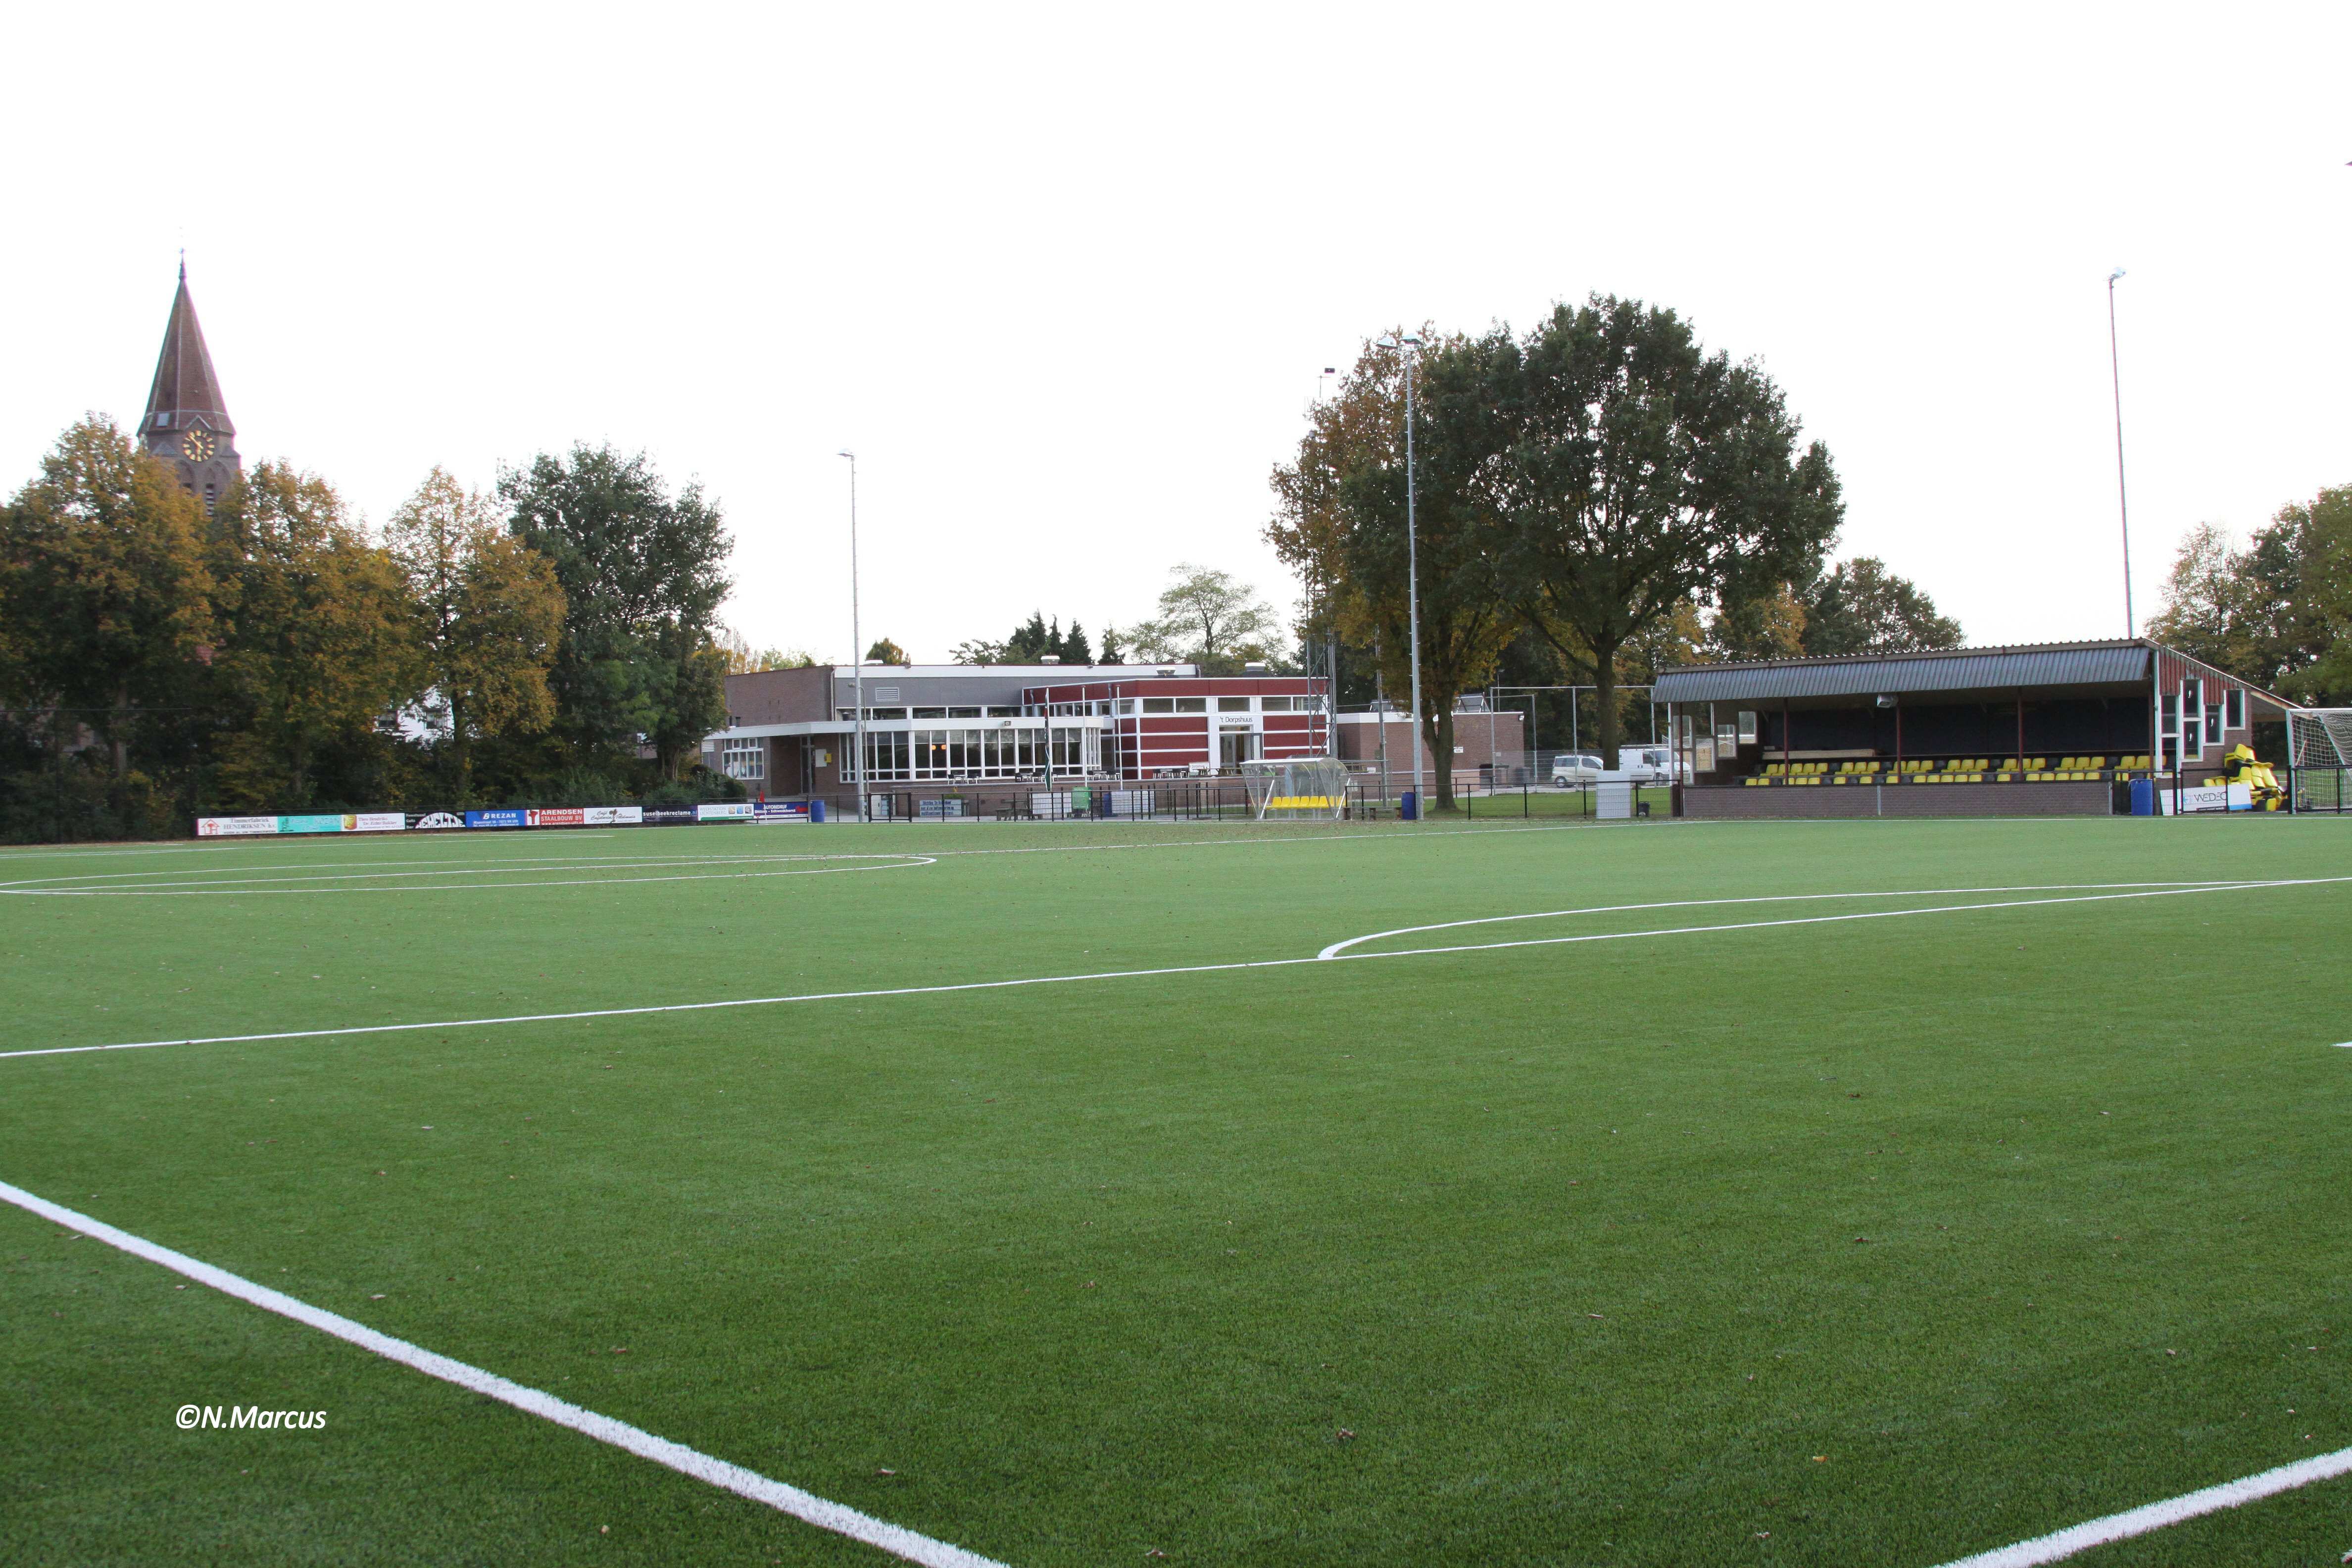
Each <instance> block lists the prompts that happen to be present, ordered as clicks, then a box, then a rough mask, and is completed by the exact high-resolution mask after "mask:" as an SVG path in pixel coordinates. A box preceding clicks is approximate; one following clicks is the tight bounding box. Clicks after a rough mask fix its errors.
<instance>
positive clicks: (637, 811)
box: [580, 805, 646, 827]
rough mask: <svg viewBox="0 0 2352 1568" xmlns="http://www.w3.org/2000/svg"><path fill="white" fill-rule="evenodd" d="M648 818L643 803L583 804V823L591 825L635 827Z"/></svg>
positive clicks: (581, 818)
mask: <svg viewBox="0 0 2352 1568" xmlns="http://www.w3.org/2000/svg"><path fill="white" fill-rule="evenodd" d="M645 819H646V811H645V807H643V806H641V805H583V806H582V807H581V808H580V820H581V823H582V824H583V826H589V827H635V826H638V825H639V824H641V823H642V822H644V821H645Z"/></svg>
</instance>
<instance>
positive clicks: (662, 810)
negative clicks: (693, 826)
mask: <svg viewBox="0 0 2352 1568" xmlns="http://www.w3.org/2000/svg"><path fill="white" fill-rule="evenodd" d="M637 820H638V821H639V822H641V823H643V824H644V825H645V826H647V827H683V826H686V825H687V824H688V823H689V822H693V821H695V820H696V816H695V811H694V807H692V806H690V805H649V806H646V808H645V809H644V810H642V811H640V812H639V813H638V814H637Z"/></svg>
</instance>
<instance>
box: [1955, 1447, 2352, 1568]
mask: <svg viewBox="0 0 2352 1568" xmlns="http://www.w3.org/2000/svg"><path fill="white" fill-rule="evenodd" d="M2347 1472H2352V1448H2338V1449H2336V1452H2334V1453H2332V1454H2316V1455H2314V1456H2313V1457H2312V1458H2308V1459H2297V1460H2296V1461H2295V1462H2294V1463H2293V1464H2291V1465H2281V1466H2280V1467H2279V1468H2276V1469H2274V1470H2264V1471H2263V1473H2262V1474H2260V1475H2258V1476H2247V1477H2245V1478H2244V1479H2242V1480H2234V1481H2224V1482H2222V1483H2221V1485H2220V1486H2217V1487H2207V1488H2206V1489H2204V1490H2202V1491H2194V1492H2189V1493H2186V1494H2184V1495H2182V1496H2180V1497H2177V1498H2168V1499H2166V1500H2164V1501H2162V1502H2152V1503H2149V1504H2147V1506H2146V1507H2144V1508H2136V1509H2133V1510H2129V1511H2128V1512H2126V1513H2111V1514H2109V1515H2107V1516H2106V1517H2105V1519H2094V1520H2089V1521H2085V1522H2084V1523H2082V1524H2078V1525H2075V1526H2074V1527H2073V1528H2072V1529H2069V1530H2061V1531H2053V1532H2052V1533H2051V1534H2048V1535H2037V1536H2035V1537H2034V1538H2033V1539H2032V1540H2031V1541H2021V1542H2018V1543H2017V1544H2016V1545H2014V1546H2003V1547H2000V1548H1998V1549H1996V1550H1994V1551H1991V1552H1978V1553H1977V1554H1976V1555H1975V1556H1973V1557H1959V1558H1955V1559H1954V1560H1953V1561H1951V1562H1949V1563H1943V1564H1941V1568H2038V1565H2039V1564H2041V1563H2057V1562H2061V1561H2063V1560H2064V1559H2066V1558H2069V1557H2072V1556H2074V1554H2075V1553H2076V1552H2088V1551H2089V1550H2090V1549H2091V1548H2092V1547H2094V1546H2105V1545H2106V1544H2107V1543H2108V1542H2114V1541H2128V1540H2130V1539H2131V1538H2132V1537H2133V1536H2135V1535H2146V1534H2147V1533H2149V1532H2150V1531H2158V1530H2162V1529H2163V1528H2165V1527H2166V1526H2167V1525H2172V1524H2179V1523H2181V1522H2182V1521H2186V1520H2191V1519H2196V1518H2198V1517H2200V1515H2203V1514H2209V1513H2219V1512H2221V1510H2223V1509H2225V1508H2237V1507H2239V1506H2240V1505H2241V1504H2243V1503H2250V1502H2256V1501H2259V1500H2262V1499H2263V1498H2266V1497H2275V1496H2277V1495H2278V1494H2279V1493H2280V1492H2285V1491H2293V1490H2294V1489H2296V1488H2297V1487H2307V1486H2310V1485H2311V1484H2312V1483H2313V1482H2315V1481H2325V1480H2333V1479H2335V1478H2336V1477H2337V1476H2340V1475H2344V1474H2346V1473H2347Z"/></svg>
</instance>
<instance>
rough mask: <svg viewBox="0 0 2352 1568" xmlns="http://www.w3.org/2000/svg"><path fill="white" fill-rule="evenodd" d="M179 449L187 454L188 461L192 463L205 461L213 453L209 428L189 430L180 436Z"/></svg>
mask: <svg viewBox="0 0 2352 1568" xmlns="http://www.w3.org/2000/svg"><path fill="white" fill-rule="evenodd" d="M180 450H181V451H183V452H184V453H186V454H187V457H188V461H190V462H192V463H201V462H204V461H205V460H206V459H207V458H210V457H211V456H212V455H213V433H212V432H211V431H209V430H191V431H189V432H188V433H187V434H186V435H185V436H183V437H180Z"/></svg>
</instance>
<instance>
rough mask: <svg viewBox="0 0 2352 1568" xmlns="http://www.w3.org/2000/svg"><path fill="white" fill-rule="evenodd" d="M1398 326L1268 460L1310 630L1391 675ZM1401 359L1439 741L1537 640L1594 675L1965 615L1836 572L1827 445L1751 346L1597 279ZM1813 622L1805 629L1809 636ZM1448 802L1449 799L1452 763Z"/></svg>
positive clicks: (1939, 628) (1401, 671) (1880, 632)
mask: <svg viewBox="0 0 2352 1568" xmlns="http://www.w3.org/2000/svg"><path fill="white" fill-rule="evenodd" d="M1402 336H1403V334H1402V333H1397V334H1392V335H1391V336H1389V337H1386V338H1383V339H1381V340H1380V341H1378V342H1370V343H1368V344H1366V345H1365V348H1364V350H1363V353H1362V354H1361V355H1360V357H1359V359H1358V360H1357V362H1356V364H1355V366H1354V368H1353V370H1352V371H1351V373H1350V374H1349V375H1348V376H1347V377H1346V378H1345V379H1344V380H1343V381H1342V383H1341V384H1340V388H1339V393H1338V395H1336V396H1335V397H1334V398H1332V399H1330V400H1329V401H1328V402H1325V403H1323V404H1321V405H1318V407H1317V408H1316V409H1315V411H1314V413H1313V415H1312V416H1311V418H1310V423H1309V428H1308V430H1307V435H1306V436H1305V437H1304V438H1303V439H1302V440H1301V441H1300V443H1299V448H1298V452H1297V457H1296V458H1294V459H1293V460H1291V461H1290V462H1288V463H1286V464H1283V465H1281V466H1280V467H1278V468H1276V470H1275V474H1274V478H1273V484H1274V489H1275V491H1276V496H1277V498H1278V507H1277V510H1276V516H1275V518H1274V519H1273V521H1272V522H1271V523H1270V524H1269V525H1268V528H1267V536H1268V538H1269V539H1270V540H1271V541H1272V542H1273V544H1274V546H1275V548H1276V551H1277V552H1280V553H1281V555H1282V556H1283V558H1284V559H1285V560H1286V562H1287V563H1289V564H1290V565H1291V566H1292V567H1293V568H1294V569H1295V570H1296V571H1297V572H1298V574H1299V575H1300V577H1301V579H1302V581H1303V583H1304V584H1305V586H1306V590H1307V603H1308V606H1309V607H1308V611H1307V624H1306V626H1304V627H1303V630H1304V632H1305V635H1306V636H1307V637H1308V638H1309V639H1310V640H1318V639H1320V638H1323V637H1336V638H1337V639H1338V640H1339V641H1340V642H1342V643H1343V644H1344V645H1346V646H1347V647H1352V648H1354V649H1356V650H1358V652H1359V654H1360V656H1361V655H1363V654H1366V653H1369V655H1370V658H1371V660H1372V661H1373V665H1374V668H1377V669H1378V670H1379V672H1380V674H1381V677H1382V678H1383V679H1384V680H1385V682H1386V684H1387V687H1388V689H1389V690H1390V691H1391V693H1401V692H1402V690H1403V689H1404V682H1405V679H1406V672H1407V668H1408V663H1409V659H1410V653H1411V648H1410V634H1409V631H1408V625H1409V617H1410V609H1411V605H1410V602H1409V597H1408V593H1407V579H1408V575H1409V572H1408V562H1407V549H1406V522H1407V516H1406V512H1407V497H1406V460H1405V458H1406V454H1405V429H1404V422H1403V420H1402V417H1401V415H1402V409H1403V407H1404V405H1405V395H1404V393H1405V389H1404V386H1403V376H1404V374H1406V368H1407V366H1406V361H1405V358H1404V354H1405V353H1406V350H1405V349H1404V348H1403V347H1402V346H1401V344H1400V340H1401V339H1402ZM1416 357H1417V363H1416V364H1415V365H1414V367H1413V371H1414V374H1415V376H1416V385H1415V388H1414V403H1415V414H1414V418H1413V424H1412V447H1413V495H1412V503H1413V510H1414V517H1413V520H1412V521H1413V532H1414V534H1415V537H1416V540H1417V546H1418V548H1417V556H1418V577H1419V598H1420V605H1419V607H1420V621H1421V676H1422V687H1423V708H1424V712H1423V725H1424V728H1425V731H1426V734H1425V738H1426V740H1427V742H1428V743H1429V744H1430V745H1431V746H1432V747H1433V749H1434V752H1435V754H1436V755H1438V756H1440V757H1450V756H1452V755H1453V710H1454V699H1455V698H1456V697H1457V696H1458V695H1460V694H1461V693H1463V692H1465V691H1470V690H1475V689H1477V688H1479V687H1480V686H1482V685H1483V684H1485V683H1486V681H1487V680H1488V679H1491V678H1492V677H1493V675H1494V674H1495V672H1496V670H1497V668H1499V667H1500V666H1501V665H1502V664H1503V662H1504V660H1505V659H1506V657H1507V655H1509V654H1511V653H1512V651H1513V649H1514V648H1515V647H1520V648H1522V649H1523V648H1524V646H1525V645H1526V644H1528V643H1529V642H1532V643H1533V644H1534V645H1535V646H1537V647H1539V648H1540V649H1541V650H1543V652H1544V653H1545V654H1546V655H1548V656H1549V662H1550V664H1551V667H1552V668H1553V669H1554V670H1556V671H1557V672H1558V673H1559V674H1561V675H1564V676H1565V677H1566V678H1567V679H1568V681H1569V682H1570V683H1573V684H1582V685H1590V686H1592V687H1594V688H1596V689H1597V691H1596V695H1597V698H1598V701H1597V704H1596V706H1597V709H1598V718H1599V721H1600V730H1601V733H1600V737H1599V741H1600V746H1601V752H1602V755H1603V756H1604V758H1605V759H1606V760H1607V761H1608V762H1610V763H1612V765H1613V764H1614V763H1615V761H1616V757H1617V747H1618V743H1619V740H1620V736H1621V731H1622V714H1621V711H1620V702H1619V698H1618V691H1617V689H1618V687H1619V686H1620V685H1621V684H1623V683H1625V682H1627V681H1629V680H1640V679H1646V678H1647V677H1648V676H1649V675H1650V674H1651V673H1652V672H1653V671H1654V670H1655V669H1657V668H1661V667H1663V666H1664V665H1666V664H1671V663H1675V662H1682V661H1685V660H1687V659H1690V658H1702V657H1706V656H1708V655H1710V654H1712V655H1717V656H1732V657H1763V656H1768V655H1773V654H1788V653H1799V652H1824V653H1829V652H1839V653H1843V652H1859V651H1866V650H1870V649H1892V648H1895V647H1950V646H1955V645H1957V644H1958V640H1959V628H1958V626H1957V625H1956V624H1955V623H1953V622H1952V621H1950V620H1949V619H1948V618H1946V617H1943V616H1938V615H1937V614H1936V612H1935V607H1934V605H1932V604H1931V603H1930V602H1929V601H1928V600H1927V597H1926V595H1922V594H1920V593H1919V592H1918V590H1917V589H1916V588H1914V587H1913V586H1912V585H1911V584H1907V583H1905V582H1903V581H1902V580H1901V579H1900V578H1897V577H1895V576H1894V575H1893V574H1890V573H1888V572H1887V571H1886V569H1885V566H1884V564H1883V563H1879V562H1877V561H1875V560H1872V559H1868V558H1864V559H1862V560H1857V561H1853V562H1848V563H1844V564H1843V565H1841V566H1839V567H1837V568H1835V569H1833V570H1826V571H1825V570H1824V563H1825V560H1826V557H1827V554H1828V552H1829V550H1830V549H1831V547H1832V544H1833V543H1834V542H1835V540H1836V537H1837V531H1838V528H1839V524H1840V522H1841V521H1842V519H1843V501H1842V500H1841V497H1840V492H1839V488H1838V481H1837V476H1836V473H1835V471H1834V469H1833V468H1832V465H1831V462H1830V456H1829V453H1828V450H1827V449H1826V448H1825V447H1822V444H1821V443H1820V442H1818V441H1815V442H1811V443H1803V442H1801V440H1800V437H1799V425H1798V422H1797V420H1796V419H1795V418H1794V417H1793V416H1791V415H1790V413H1789V410H1788V407H1787V404H1786V400H1785V398H1784V397H1783V396H1782V395H1781V393H1780V389H1779V388H1778V387H1777V386H1775V385H1774V384H1773V383H1772V381H1771V380H1770V378H1769V377H1768V376H1766V375H1765V374H1764V373H1763V372H1762V371H1761V370H1760V369H1759V368H1758V367H1757V366H1756V365H1754V364H1752V363H1733V362H1732V361H1731V359H1730V358H1729V356H1727V354H1724V353H1720V352H1717V353H1707V352H1706V350H1705V349H1704V348H1702V347H1701V345H1700V344H1699V342H1698V341H1697V339H1696V335H1695V334H1694V333H1693V332H1692V331H1691V329H1690V328H1689V326H1688V325H1687V324H1686V323H1685V322H1684V321H1682V320H1681V318H1679V317H1678V316H1676V315H1675V313H1674V312H1673V311H1672V310H1664V309H1659V308H1656V307H1653V306H1649V305H1645V304H1643V303H1642V302H1641V301H1639V300H1620V299H1615V298H1611V297H1603V296H1595V297H1594V298H1593V299H1591V300H1589V301H1588V302H1586V303H1585V304H1583V305H1580V306H1574V307H1571V306H1568V305H1561V306H1559V307H1558V308H1556V309H1555V310H1553V312H1552V314H1551V315H1550V316H1549V318H1547V319H1546V320H1545V321H1542V322H1541V323H1539V324H1538V326H1536V327H1535V328H1534V330H1532V331H1528V332H1527V333H1525V334H1523V335H1521V334H1515V333H1513V332H1512V331H1511V330H1510V329H1509V328H1507V327H1505V326H1497V327H1495V328H1493V329H1491V330H1489V331H1486V332H1484V333H1480V334H1457V335H1453V336H1443V337H1439V336H1434V335H1433V336H1432V337H1431V339H1430V341H1429V342H1428V344H1427V346H1426V348H1424V349H1423V351H1422V352H1421V353H1419V354H1418V355H1417V356H1416ZM1809 628H1810V630H1811V637H1810V639H1809V637H1808V630H1809ZM1434 783H1435V784H1436V787H1437V791H1438V804H1439V805H1450V804H1451V799H1452V781H1451V779H1450V777H1449V776H1448V774H1447V773H1446V771H1445V770H1444V769H1442V768H1441V769H1440V770H1439V773H1438V776H1437V778H1436V780H1435V781H1434Z"/></svg>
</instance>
